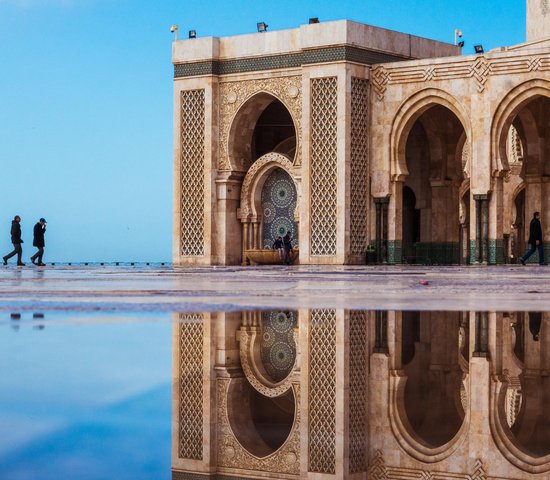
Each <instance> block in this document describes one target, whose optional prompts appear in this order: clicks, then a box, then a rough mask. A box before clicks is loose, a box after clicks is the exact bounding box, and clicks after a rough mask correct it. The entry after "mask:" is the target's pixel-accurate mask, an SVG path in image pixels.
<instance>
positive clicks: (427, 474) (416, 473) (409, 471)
mask: <svg viewBox="0 0 550 480" xmlns="http://www.w3.org/2000/svg"><path fill="white" fill-rule="evenodd" d="M368 478H369V480H403V479H407V480H487V478H488V477H487V473H486V472H485V468H484V466H483V462H482V461H481V460H479V459H478V460H475V462H474V464H473V466H472V472H471V473H453V472H440V471H433V470H423V469H417V468H402V467H389V466H386V463H385V461H384V457H383V455H382V452H381V451H377V452H376V453H375V454H374V456H373V458H372V459H371V461H370V466H369V475H368ZM502 480H504V479H502Z"/></svg>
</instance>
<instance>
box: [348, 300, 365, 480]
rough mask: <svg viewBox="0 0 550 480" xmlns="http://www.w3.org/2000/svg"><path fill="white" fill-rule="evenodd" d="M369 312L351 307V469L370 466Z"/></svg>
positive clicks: (360, 469) (354, 470) (363, 470)
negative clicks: (368, 455)
mask: <svg viewBox="0 0 550 480" xmlns="http://www.w3.org/2000/svg"><path fill="white" fill-rule="evenodd" d="M367 357H368V348H367V312H365V311H364V310H352V311H350V319H349V469H350V473H359V472H365V471H366V468H367V458H366V455H367V428H368V424H367V395H368V392H367V375H368V369H367Z"/></svg>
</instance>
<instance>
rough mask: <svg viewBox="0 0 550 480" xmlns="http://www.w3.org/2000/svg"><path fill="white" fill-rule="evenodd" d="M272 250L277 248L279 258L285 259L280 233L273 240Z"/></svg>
mask: <svg viewBox="0 0 550 480" xmlns="http://www.w3.org/2000/svg"><path fill="white" fill-rule="evenodd" d="M273 250H277V253H278V254H279V260H281V262H283V261H284V259H285V251H284V249H283V239H282V238H281V236H280V235H279V236H278V237H277V238H276V239H275V241H274V242H273Z"/></svg>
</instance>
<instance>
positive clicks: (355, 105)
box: [350, 77, 369, 255]
mask: <svg viewBox="0 0 550 480" xmlns="http://www.w3.org/2000/svg"><path fill="white" fill-rule="evenodd" d="M368 105H369V82H368V81H367V80H364V79H362V78H355V77H353V78H352V79H351V166H350V170H351V172H350V173H351V175H350V177H351V178H350V182H351V185H350V190H351V191H350V194H351V201H350V250H351V254H352V255H362V254H363V253H364V252H365V250H366V247H367V199H368V184H369V182H368V147H369V144H368V125H369V124H368Z"/></svg>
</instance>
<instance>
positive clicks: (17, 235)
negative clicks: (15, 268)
mask: <svg viewBox="0 0 550 480" xmlns="http://www.w3.org/2000/svg"><path fill="white" fill-rule="evenodd" d="M20 222H21V217H20V216H19V215H16V216H15V217H14V219H13V221H12V222H11V243H13V252H11V253H9V254H8V255H6V256H5V257H3V259H4V265H7V264H8V260H9V259H10V258H11V257H13V256H14V255H17V265H19V266H24V265H25V264H24V263H23V262H22V261H21V257H22V255H23V248H22V247H21V244H22V243H23V239H22V238H21V225H20Z"/></svg>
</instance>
